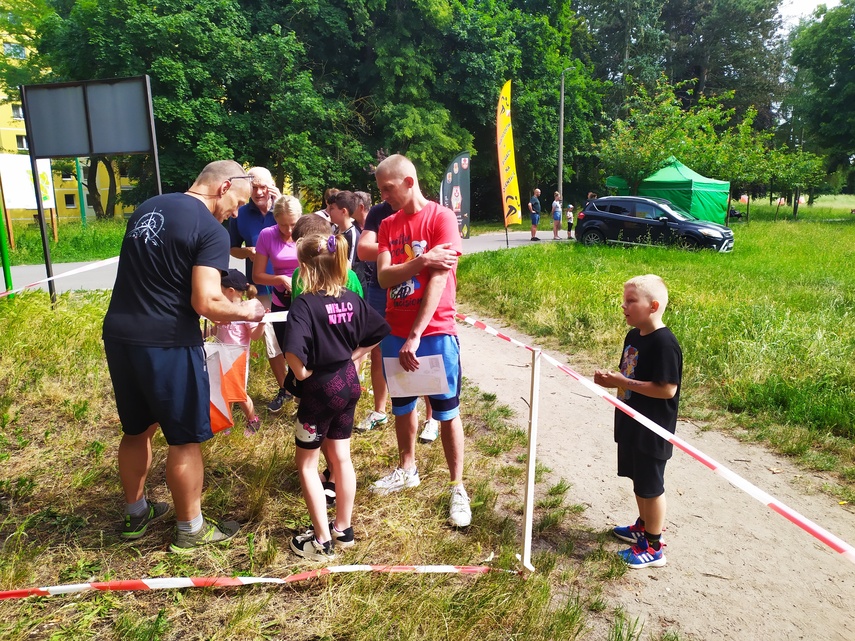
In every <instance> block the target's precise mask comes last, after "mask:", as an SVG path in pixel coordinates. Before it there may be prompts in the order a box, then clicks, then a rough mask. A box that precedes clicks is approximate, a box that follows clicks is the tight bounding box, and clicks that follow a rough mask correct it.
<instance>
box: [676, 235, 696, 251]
mask: <svg viewBox="0 0 855 641" xmlns="http://www.w3.org/2000/svg"><path fill="white" fill-rule="evenodd" d="M677 247H679V248H681V249H689V250H692V249H700V245H699V244H698V241H697V240H695V239H694V238H692V237H691V236H680V238H679V239H678V240H677Z"/></svg>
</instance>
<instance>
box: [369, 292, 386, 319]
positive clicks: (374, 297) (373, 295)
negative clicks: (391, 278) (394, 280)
mask: <svg viewBox="0 0 855 641" xmlns="http://www.w3.org/2000/svg"><path fill="white" fill-rule="evenodd" d="M365 300H367V301H368V304H369V305H371V307H373V308H374V311H375V312H377V313H378V314H380V316H382V317H383V318H386V290H385V289H383V288H382V287H375V286H374V285H369V286H368V289H367V291H366V292H365Z"/></svg>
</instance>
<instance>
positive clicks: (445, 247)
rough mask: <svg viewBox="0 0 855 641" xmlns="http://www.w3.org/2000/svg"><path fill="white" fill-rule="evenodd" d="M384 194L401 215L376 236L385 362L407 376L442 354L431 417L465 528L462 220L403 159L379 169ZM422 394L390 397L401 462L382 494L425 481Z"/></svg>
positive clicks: (454, 509) (379, 488) (455, 519)
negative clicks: (442, 384)
mask: <svg viewBox="0 0 855 641" xmlns="http://www.w3.org/2000/svg"><path fill="white" fill-rule="evenodd" d="M376 178H377V186H378V187H379V188H380V196H381V197H382V198H383V199H384V200H385V201H386V202H388V203H389V204H390V205H391V206H392V208H393V209H394V210H395V212H396V213H394V214H393V215H392V216H390V217H389V218H387V219H386V220H384V221H383V222H382V223H381V225H380V230H379V233H378V235H377V238H378V243H379V248H378V255H377V280H378V282H379V284H380V286H381V287H384V288H388V293H387V298H386V321H387V322H388V323H389V326H390V327H391V328H392V333H391V334H390V335H389V336H387V337H386V339H384V340H383V342H382V343H381V348H382V351H383V358H384V359H386V358H397V359H398V360H399V362H400V364H401V367H402V368H403V369H404V370H405V371H407V372H415V371H416V370H418V369H419V357H424V356H434V355H438V356H442V360H443V364H444V366H445V374H446V378H447V380H448V388H449V389H448V393H446V394H436V395H432V396H430V405H431V409H432V410H433V417H434V418H435V419H436V420H438V421H439V422H440V436H441V439H442V446H443V450H444V452H445V459H446V462H447V463H448V470H449V473H450V475H451V510H450V516H449V521H450V523H451V524H452V525H453V526H455V527H467V526H468V525H469V524H470V523H471V521H472V513H471V510H470V508H469V497H468V495H467V494H466V490H465V489H464V487H463V423H462V422H461V420H460V382H461V379H462V377H461V374H460V343H459V342H458V340H457V327H456V325H455V323H454V313H455V298H456V293H457V257H458V256H459V255H460V250H461V249H462V244H461V240H460V233H459V231H458V227H457V217H456V216H455V214H454V212H452V211H451V210H450V209H447V208H445V207H442V206H440V205H438V204H436V203H435V202H431V201H428V200H427V198H425V197H424V196H423V195H422V193H421V190H420V189H419V181H418V177H417V175H416V168H415V166H414V165H413V163H412V162H410V161H409V160H408V159H407V158H405V157H404V156H401V155H398V154H396V155H393V156H389V157H388V158H386V159H385V160H384V161H383V162H381V163H380V164H379V165H378V166H377V171H376ZM416 401H417V397H415V396H412V397H398V398H392V414H393V415H394V416H395V431H396V433H397V437H398V455H399V459H400V461H399V465H398V467H397V468H396V469H395V470H394V471H393V472H392V473H391V474H389V475H388V476H385V477H384V478H382V479H380V480H378V481H376V482H375V483H374V485H373V486H372V490H373V491H374V492H376V493H379V494H388V493H390V492H397V491H399V490H403V489H405V488H408V487H415V486H417V485H419V483H421V480H420V479H419V472H418V469H417V468H416V459H415V451H416V432H417V429H418V417H417V415H416Z"/></svg>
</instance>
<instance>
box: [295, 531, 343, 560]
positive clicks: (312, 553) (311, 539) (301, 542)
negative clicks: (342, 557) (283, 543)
mask: <svg viewBox="0 0 855 641" xmlns="http://www.w3.org/2000/svg"><path fill="white" fill-rule="evenodd" d="M291 551H292V552H294V554H296V555H297V556H301V557H303V558H304V559H308V560H309V561H334V560H335V552H334V551H333V542H332V541H327V542H326V543H318V540H317V539H316V538H315V531H314V530H306V532H305V533H303V534H298V535H297V536H295V537H294V538H293V539H291Z"/></svg>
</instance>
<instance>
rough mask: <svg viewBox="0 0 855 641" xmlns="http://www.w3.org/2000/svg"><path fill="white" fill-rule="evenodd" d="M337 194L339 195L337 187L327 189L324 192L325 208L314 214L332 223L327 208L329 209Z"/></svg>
mask: <svg viewBox="0 0 855 641" xmlns="http://www.w3.org/2000/svg"><path fill="white" fill-rule="evenodd" d="M337 193H338V189H336V188H335V187H330V188H329V189H327V190H326V191H325V192H324V208H323V209H319V210H318V211H316V212H314V213H316V214H317V215H318V216H320V217H321V218H323V219H325V220H327V221H329V222H332V221H330V213H329V211H328V209H327V208H328V207H329V204H330V201H331V200H332V198H333V196H335V195H336V194H337Z"/></svg>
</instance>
